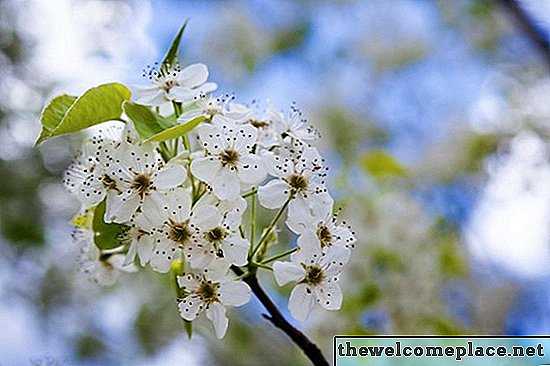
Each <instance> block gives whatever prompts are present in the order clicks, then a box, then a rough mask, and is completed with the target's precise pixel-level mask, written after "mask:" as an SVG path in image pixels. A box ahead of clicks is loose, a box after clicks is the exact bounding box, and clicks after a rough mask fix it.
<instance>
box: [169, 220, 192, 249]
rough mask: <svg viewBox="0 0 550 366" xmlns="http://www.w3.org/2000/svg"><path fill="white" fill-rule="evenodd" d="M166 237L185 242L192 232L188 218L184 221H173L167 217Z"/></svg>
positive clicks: (177, 241) (181, 242) (180, 242)
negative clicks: (167, 229)
mask: <svg viewBox="0 0 550 366" xmlns="http://www.w3.org/2000/svg"><path fill="white" fill-rule="evenodd" d="M168 227H169V228H170V230H169V232H168V238H169V239H170V240H172V241H175V242H176V243H179V244H182V245H183V244H185V243H186V242H187V241H188V240H189V239H190V238H191V237H192V236H193V233H192V231H191V229H190V228H189V220H187V221H184V222H175V221H173V220H172V219H168Z"/></svg>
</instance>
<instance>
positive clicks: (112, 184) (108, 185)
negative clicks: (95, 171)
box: [101, 174, 116, 189]
mask: <svg viewBox="0 0 550 366" xmlns="http://www.w3.org/2000/svg"><path fill="white" fill-rule="evenodd" d="M101 183H103V187H105V189H116V181H115V180H114V179H113V178H111V177H109V176H108V175H107V174H103V176H102V177H101Z"/></svg>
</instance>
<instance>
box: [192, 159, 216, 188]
mask: <svg viewBox="0 0 550 366" xmlns="http://www.w3.org/2000/svg"><path fill="white" fill-rule="evenodd" d="M221 169H222V163H221V162H220V160H219V159H218V158H216V157H214V156H206V157H203V158H198V159H195V160H193V161H192V162H191V173H193V175H194V176H195V177H197V178H198V179H200V180H202V181H203V182H206V183H209V184H211V183H212V181H213V180H214V178H215V177H216V176H218V175H219V173H220V170H221Z"/></svg>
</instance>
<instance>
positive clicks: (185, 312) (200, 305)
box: [178, 295, 204, 320]
mask: <svg viewBox="0 0 550 366" xmlns="http://www.w3.org/2000/svg"><path fill="white" fill-rule="evenodd" d="M178 308H179V310H180V315H181V317H182V318H183V319H185V320H194V319H195V318H196V317H197V315H199V313H200V312H201V311H202V310H203V309H204V302H203V301H202V300H201V299H200V298H199V296H197V295H190V296H187V297H186V298H185V299H183V300H182V301H181V302H180V303H179V304H178Z"/></svg>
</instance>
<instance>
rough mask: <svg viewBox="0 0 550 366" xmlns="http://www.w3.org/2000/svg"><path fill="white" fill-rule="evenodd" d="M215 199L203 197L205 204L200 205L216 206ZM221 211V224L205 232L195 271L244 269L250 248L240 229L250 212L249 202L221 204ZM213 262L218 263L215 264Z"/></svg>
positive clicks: (218, 204) (203, 232)
mask: <svg viewBox="0 0 550 366" xmlns="http://www.w3.org/2000/svg"><path fill="white" fill-rule="evenodd" d="M211 197H212V195H207V196H205V197H203V199H201V200H202V201H204V203H203V202H199V203H198V204H197V205H200V204H208V202H212V201H213V200H212V198H211ZM217 208H218V210H219V213H220V216H219V221H218V223H217V224H216V225H215V226H214V227H211V228H208V229H207V230H203V231H201V233H200V236H201V237H202V238H203V242H202V243H201V244H200V248H201V249H200V251H199V252H198V253H197V252H195V253H194V260H193V262H194V263H193V262H192V265H193V266H194V267H195V268H204V267H213V266H217V267H220V266H223V267H225V269H229V267H230V266H231V265H232V264H235V265H237V266H244V265H245V264H246V263H247V256H248V249H249V246H250V244H249V242H248V241H247V240H246V239H244V238H242V237H241V235H240V233H239V232H238V228H239V225H240V224H241V220H242V215H243V213H244V211H245V209H246V200H245V199H243V198H241V197H239V198H238V199H237V200H235V201H221V202H219V203H217ZM217 259H223V260H217ZM213 261H216V263H215V264H214V263H212V262H213ZM218 269H219V268H218ZM220 270H222V269H220ZM222 271H223V270H222Z"/></svg>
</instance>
